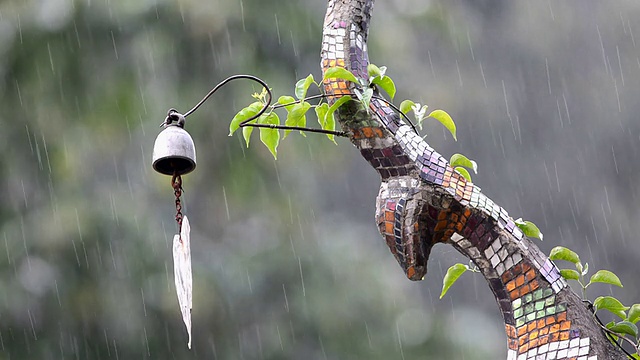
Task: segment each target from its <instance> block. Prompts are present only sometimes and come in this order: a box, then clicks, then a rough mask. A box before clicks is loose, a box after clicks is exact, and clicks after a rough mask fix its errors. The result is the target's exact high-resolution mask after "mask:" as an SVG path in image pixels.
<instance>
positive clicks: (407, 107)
mask: <svg viewBox="0 0 640 360" xmlns="http://www.w3.org/2000/svg"><path fill="white" fill-rule="evenodd" d="M415 104H416V103H414V102H413V101H411V100H404V101H402V102H401V103H400V111H402V113H403V114H405V115H407V114H408V113H409V111H411V110H412V108H413V106H414V105H415Z"/></svg>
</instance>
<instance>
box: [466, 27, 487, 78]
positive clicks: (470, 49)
mask: <svg viewBox="0 0 640 360" xmlns="http://www.w3.org/2000/svg"><path fill="white" fill-rule="evenodd" d="M467 43H469V51H471V59H472V60H473V61H476V56H475V55H474V53H473V46H472V45H471V37H470V36H469V30H468V29H467ZM485 87H486V86H485Z"/></svg>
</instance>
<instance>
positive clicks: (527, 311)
mask: <svg viewBox="0 0 640 360" xmlns="http://www.w3.org/2000/svg"><path fill="white" fill-rule="evenodd" d="M534 311H535V309H534V307H533V304H527V305H525V307H524V313H525V314H530V313H532V312H534Z"/></svg>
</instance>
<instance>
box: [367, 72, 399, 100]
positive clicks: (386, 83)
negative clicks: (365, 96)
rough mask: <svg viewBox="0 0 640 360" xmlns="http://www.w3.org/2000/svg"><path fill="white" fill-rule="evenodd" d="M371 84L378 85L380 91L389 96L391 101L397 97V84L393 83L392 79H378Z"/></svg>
mask: <svg viewBox="0 0 640 360" xmlns="http://www.w3.org/2000/svg"><path fill="white" fill-rule="evenodd" d="M371 83H372V84H376V85H378V86H379V87H380V89H382V90H384V92H386V93H387V94H389V97H390V98H391V100H393V97H394V96H396V84H394V83H393V80H391V78H390V77H388V76H383V77H376V78H374V79H373V80H372V82H371Z"/></svg>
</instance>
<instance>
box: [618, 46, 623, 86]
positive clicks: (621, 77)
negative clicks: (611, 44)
mask: <svg viewBox="0 0 640 360" xmlns="http://www.w3.org/2000/svg"><path fill="white" fill-rule="evenodd" d="M616 53H617V54H618V67H619V68H620V81H622V86H624V74H623V73H622V61H621V60H620V48H619V47H618V45H616Z"/></svg>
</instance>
